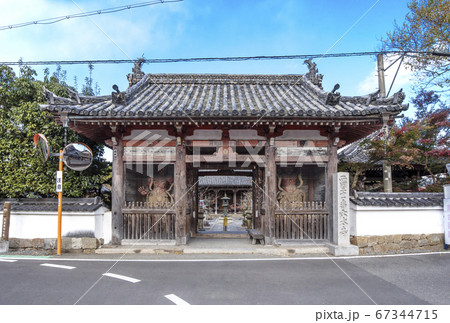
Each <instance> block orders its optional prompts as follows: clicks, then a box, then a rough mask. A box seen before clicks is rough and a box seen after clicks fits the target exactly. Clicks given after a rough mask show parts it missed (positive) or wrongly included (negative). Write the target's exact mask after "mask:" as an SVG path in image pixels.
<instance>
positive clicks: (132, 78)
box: [127, 57, 145, 87]
mask: <svg viewBox="0 0 450 323" xmlns="http://www.w3.org/2000/svg"><path fill="white" fill-rule="evenodd" d="M143 63H145V58H142V57H139V58H138V60H137V61H135V62H134V66H133V68H132V69H131V71H132V72H133V73H130V74H128V75H127V79H128V83H129V87H132V86H133V85H135V84H136V83H138V82H139V81H140V80H142V78H143V77H144V75H145V73H144V72H143V71H142V69H141V67H142V64H143Z"/></svg>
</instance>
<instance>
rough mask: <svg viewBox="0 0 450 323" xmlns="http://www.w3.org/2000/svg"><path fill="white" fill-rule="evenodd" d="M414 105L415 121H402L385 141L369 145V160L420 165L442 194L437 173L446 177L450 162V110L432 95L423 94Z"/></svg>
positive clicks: (408, 165) (419, 95)
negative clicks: (415, 108)
mask: <svg viewBox="0 0 450 323" xmlns="http://www.w3.org/2000/svg"><path fill="white" fill-rule="evenodd" d="M413 102H414V103H415V105H416V107H417V112H416V118H415V119H409V118H405V119H403V120H402V122H401V124H400V125H395V126H394V127H393V128H392V129H391V131H390V133H389V135H388V137H387V138H386V139H383V138H379V139H377V140H371V141H370V142H366V144H367V145H368V146H369V153H370V160H371V162H376V161H379V160H387V161H389V162H390V163H391V164H392V165H397V166H401V167H413V165H421V166H423V167H424V169H425V170H426V171H427V172H428V174H429V175H430V176H431V178H432V182H433V185H434V186H436V187H437V188H438V189H439V190H442V187H439V185H436V184H439V183H438V178H437V177H436V173H446V170H445V165H446V163H448V162H449V160H450V137H449V129H450V120H449V116H450V109H449V108H448V107H447V106H446V105H445V103H443V102H441V101H440V98H439V96H436V95H435V93H434V92H432V91H429V92H425V91H422V92H420V93H419V94H418V95H417V96H416V98H415V99H414V100H413ZM433 189H434V187H433Z"/></svg>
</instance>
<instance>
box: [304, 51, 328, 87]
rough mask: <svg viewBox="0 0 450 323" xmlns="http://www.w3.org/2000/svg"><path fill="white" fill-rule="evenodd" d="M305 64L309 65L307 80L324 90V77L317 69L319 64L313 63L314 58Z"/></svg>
mask: <svg viewBox="0 0 450 323" xmlns="http://www.w3.org/2000/svg"><path fill="white" fill-rule="evenodd" d="M303 63H304V64H306V65H308V69H309V72H308V73H306V75H305V76H306V78H307V79H308V80H309V81H310V82H311V83H312V84H314V85H316V86H318V87H319V88H321V89H323V87H322V79H323V75H322V74H319V70H318V69H317V64H316V63H313V61H312V58H310V59H307V60H305V61H304V62H303Z"/></svg>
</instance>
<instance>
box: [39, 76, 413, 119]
mask: <svg viewBox="0 0 450 323" xmlns="http://www.w3.org/2000/svg"><path fill="white" fill-rule="evenodd" d="M46 96H47V100H48V102H49V104H47V105H41V108H43V109H47V110H49V111H51V112H53V113H56V114H58V113H68V114H69V115H80V116H98V117H99V118H101V117H103V116H109V117H119V118H120V117H154V118H158V117H173V116H181V117H186V116H189V117H218V116H226V117H249V116H253V117H259V116H262V115H265V116H268V117H270V116H271V117H293V116H297V117H314V118H329V117H344V116H366V115H367V116H370V115H379V114H380V113H382V112H391V113H394V114H397V113H399V112H400V111H402V110H406V109H407V105H402V101H403V99H404V94H403V92H398V93H396V94H395V95H394V96H392V97H390V98H380V97H379V96H378V95H377V93H374V94H370V95H367V96H359V97H348V96H340V95H339V93H333V92H326V91H324V90H322V89H321V88H320V87H319V86H317V85H315V84H313V83H312V82H311V81H310V79H308V74H307V75H228V74H224V75H220V74H145V76H144V77H143V78H142V79H141V80H140V81H139V82H138V83H136V84H135V85H133V86H131V87H130V88H128V89H127V90H126V91H125V92H120V93H119V92H117V93H115V92H113V93H112V95H108V96H100V97H85V96H80V95H78V94H77V93H72V94H71V98H70V99H68V98H61V97H58V96H56V95H55V94H53V93H51V92H49V91H46Z"/></svg>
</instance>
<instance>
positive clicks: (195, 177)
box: [192, 169, 199, 233]
mask: <svg viewBox="0 0 450 323" xmlns="http://www.w3.org/2000/svg"><path fill="white" fill-rule="evenodd" d="M193 182H194V183H195V190H194V198H193V201H192V202H193V203H194V212H195V219H193V221H192V222H193V224H192V232H193V233H197V228H198V211H199V209H198V203H199V198H198V194H199V193H198V170H197V169H195V170H193Z"/></svg>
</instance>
